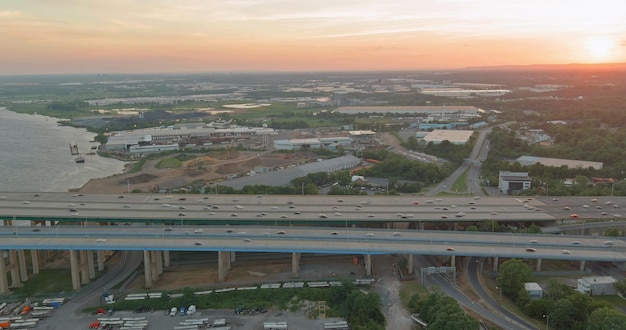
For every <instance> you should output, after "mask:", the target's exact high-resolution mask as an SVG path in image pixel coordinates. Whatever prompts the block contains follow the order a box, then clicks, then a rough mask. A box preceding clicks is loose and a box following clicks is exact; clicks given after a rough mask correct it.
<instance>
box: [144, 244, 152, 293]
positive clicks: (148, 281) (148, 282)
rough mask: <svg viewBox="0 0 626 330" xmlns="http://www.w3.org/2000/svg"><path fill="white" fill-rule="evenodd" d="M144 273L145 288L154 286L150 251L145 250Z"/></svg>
mask: <svg viewBox="0 0 626 330" xmlns="http://www.w3.org/2000/svg"><path fill="white" fill-rule="evenodd" d="M143 273H144V288H146V289H150V288H151V287H152V262H151V261H150V251H148V250H144V251H143Z"/></svg>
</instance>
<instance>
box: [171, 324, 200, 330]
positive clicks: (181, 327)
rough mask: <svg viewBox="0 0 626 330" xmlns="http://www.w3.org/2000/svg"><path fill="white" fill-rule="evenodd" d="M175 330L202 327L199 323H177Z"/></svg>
mask: <svg viewBox="0 0 626 330" xmlns="http://www.w3.org/2000/svg"><path fill="white" fill-rule="evenodd" d="M174 329H175V330H187V329H200V326H199V325H197V324H196V325H177V326H175V327H174Z"/></svg>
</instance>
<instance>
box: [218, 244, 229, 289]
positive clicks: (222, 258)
mask: <svg viewBox="0 0 626 330" xmlns="http://www.w3.org/2000/svg"><path fill="white" fill-rule="evenodd" d="M229 267H230V256H229V255H228V252H226V251H217V281H218V282H224V281H226V273H227V272H228V269H229Z"/></svg>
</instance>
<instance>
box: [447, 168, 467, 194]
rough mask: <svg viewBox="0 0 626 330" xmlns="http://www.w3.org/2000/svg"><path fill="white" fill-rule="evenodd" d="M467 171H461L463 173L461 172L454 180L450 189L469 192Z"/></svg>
mask: <svg viewBox="0 0 626 330" xmlns="http://www.w3.org/2000/svg"><path fill="white" fill-rule="evenodd" d="M467 171H468V170H465V172H463V174H461V176H459V178H458V179H457V180H456V181H454V183H453V184H452V187H450V190H452V191H454V192H469V191H468V190H467Z"/></svg>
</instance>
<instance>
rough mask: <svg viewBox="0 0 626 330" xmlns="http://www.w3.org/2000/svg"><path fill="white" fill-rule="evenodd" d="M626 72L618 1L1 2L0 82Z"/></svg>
mask: <svg viewBox="0 0 626 330" xmlns="http://www.w3.org/2000/svg"><path fill="white" fill-rule="evenodd" d="M608 62H611V63H615V62H626V2H624V1H623V0H595V1H582V0H581V1H577V0H376V1H375V0H311V1H300V0H185V1H183V0H2V1H1V2H0V74H4V75H6V74H50V73H151V72H155V73H156V72H238V71H284V72H289V71H383V70H440V69H458V68H464V67H474V66H499V65H529V64H567V63H608Z"/></svg>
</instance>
